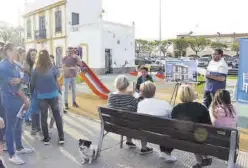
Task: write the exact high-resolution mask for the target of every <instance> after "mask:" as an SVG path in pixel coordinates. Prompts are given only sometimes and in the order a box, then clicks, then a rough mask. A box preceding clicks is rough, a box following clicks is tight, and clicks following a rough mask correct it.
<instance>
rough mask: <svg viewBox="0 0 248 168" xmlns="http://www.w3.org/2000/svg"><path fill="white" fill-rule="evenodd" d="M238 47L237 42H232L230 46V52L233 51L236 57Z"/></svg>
mask: <svg viewBox="0 0 248 168" xmlns="http://www.w3.org/2000/svg"><path fill="white" fill-rule="evenodd" d="M239 47H240V44H239V42H233V44H232V46H231V48H232V51H235V52H236V54H237V55H239Z"/></svg>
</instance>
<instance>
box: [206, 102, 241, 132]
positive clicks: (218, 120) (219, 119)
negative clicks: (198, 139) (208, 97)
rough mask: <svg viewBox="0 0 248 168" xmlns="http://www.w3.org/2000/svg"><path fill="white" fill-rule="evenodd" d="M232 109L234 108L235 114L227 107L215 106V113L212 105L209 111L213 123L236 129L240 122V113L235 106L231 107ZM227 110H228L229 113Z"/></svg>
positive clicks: (217, 125)
mask: <svg viewBox="0 0 248 168" xmlns="http://www.w3.org/2000/svg"><path fill="white" fill-rule="evenodd" d="M224 109H225V110H224ZM231 109H233V116H232V115H231V114H230V112H229V110H228V108H226V107H223V106H219V107H217V108H215V109H214V114H213V109H212V108H211V107H210V109H209V113H210V118H211V122H212V125H213V126H216V127H224V128H234V129H236V128H237V123H238V114H237V111H236V110H235V109H234V107H233V106H232V107H231ZM225 111H226V112H227V114H226V112H225Z"/></svg>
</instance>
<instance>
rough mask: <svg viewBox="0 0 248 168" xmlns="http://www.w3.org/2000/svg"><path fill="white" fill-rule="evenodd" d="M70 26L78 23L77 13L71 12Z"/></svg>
mask: <svg viewBox="0 0 248 168" xmlns="http://www.w3.org/2000/svg"><path fill="white" fill-rule="evenodd" d="M71 24H72V26H74V25H79V13H72V23H71Z"/></svg>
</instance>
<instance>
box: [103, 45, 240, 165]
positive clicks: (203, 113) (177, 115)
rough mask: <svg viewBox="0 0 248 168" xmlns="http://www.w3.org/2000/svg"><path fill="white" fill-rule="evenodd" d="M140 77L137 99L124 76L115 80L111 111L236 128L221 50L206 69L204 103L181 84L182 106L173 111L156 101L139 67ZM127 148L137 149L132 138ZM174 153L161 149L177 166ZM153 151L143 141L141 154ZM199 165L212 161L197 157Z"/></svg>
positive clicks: (150, 83) (145, 71)
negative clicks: (226, 87) (197, 99)
mask: <svg viewBox="0 0 248 168" xmlns="http://www.w3.org/2000/svg"><path fill="white" fill-rule="evenodd" d="M139 70H140V73H141V76H140V77H139V78H138V79H137V83H136V87H135V88H136V89H135V92H136V93H138V95H139V96H138V97H137V96H135V95H136V94H134V92H133V91H129V90H128V87H129V85H130V82H129V80H128V77H127V76H125V75H119V76H117V78H116V79H115V82H114V85H115V88H116V91H115V92H112V93H110V95H109V99H108V107H110V108H114V109H120V110H125V111H129V112H137V113H141V114H149V115H154V116H159V117H163V118H172V119H177V120H184V121H191V122H194V123H203V124H209V125H213V126H216V127H224V128H234V129H236V128H237V116H238V114H237V112H236V110H235V108H234V106H233V105H232V102H231V97H230V93H229V92H228V91H227V90H225V85H226V77H227V73H228V66H227V65H226V63H225V61H224V58H223V51H222V50H219V49H217V50H215V52H214V54H213V60H212V61H211V62H210V64H209V66H208V68H207V74H206V86H205V94H204V100H203V103H199V102H197V101H195V99H196V97H197V93H196V92H195V91H194V87H193V86H192V85H190V84H186V83H185V84H181V86H180V87H179V89H178V97H179V100H180V103H179V104H177V105H176V106H174V107H172V106H171V105H170V104H169V103H168V102H167V101H164V100H159V99H156V98H154V96H155V94H156V86H155V85H154V83H153V79H152V77H151V76H150V75H148V69H147V68H146V67H140V69H139ZM126 145H127V146H128V147H131V148H134V147H136V144H135V143H134V142H133V140H132V137H127V141H126ZM172 151H173V149H172V148H170V144H168V146H160V157H161V158H164V159H166V161H167V162H175V161H176V160H177V158H176V157H175V156H173V155H171V152H172ZM151 152H153V149H152V148H150V147H148V146H147V142H146V141H144V140H141V149H140V154H143V155H144V154H148V153H151ZM195 158H196V161H197V163H196V164H195V165H194V166H193V168H201V167H205V166H209V165H211V164H212V158H210V157H208V156H202V155H199V154H195Z"/></svg>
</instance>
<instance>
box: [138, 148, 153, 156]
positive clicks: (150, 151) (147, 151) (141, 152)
mask: <svg viewBox="0 0 248 168" xmlns="http://www.w3.org/2000/svg"><path fill="white" fill-rule="evenodd" d="M152 152H153V149H152V148H148V147H147V148H145V149H141V150H140V154H141V155H145V154H148V153H152Z"/></svg>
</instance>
